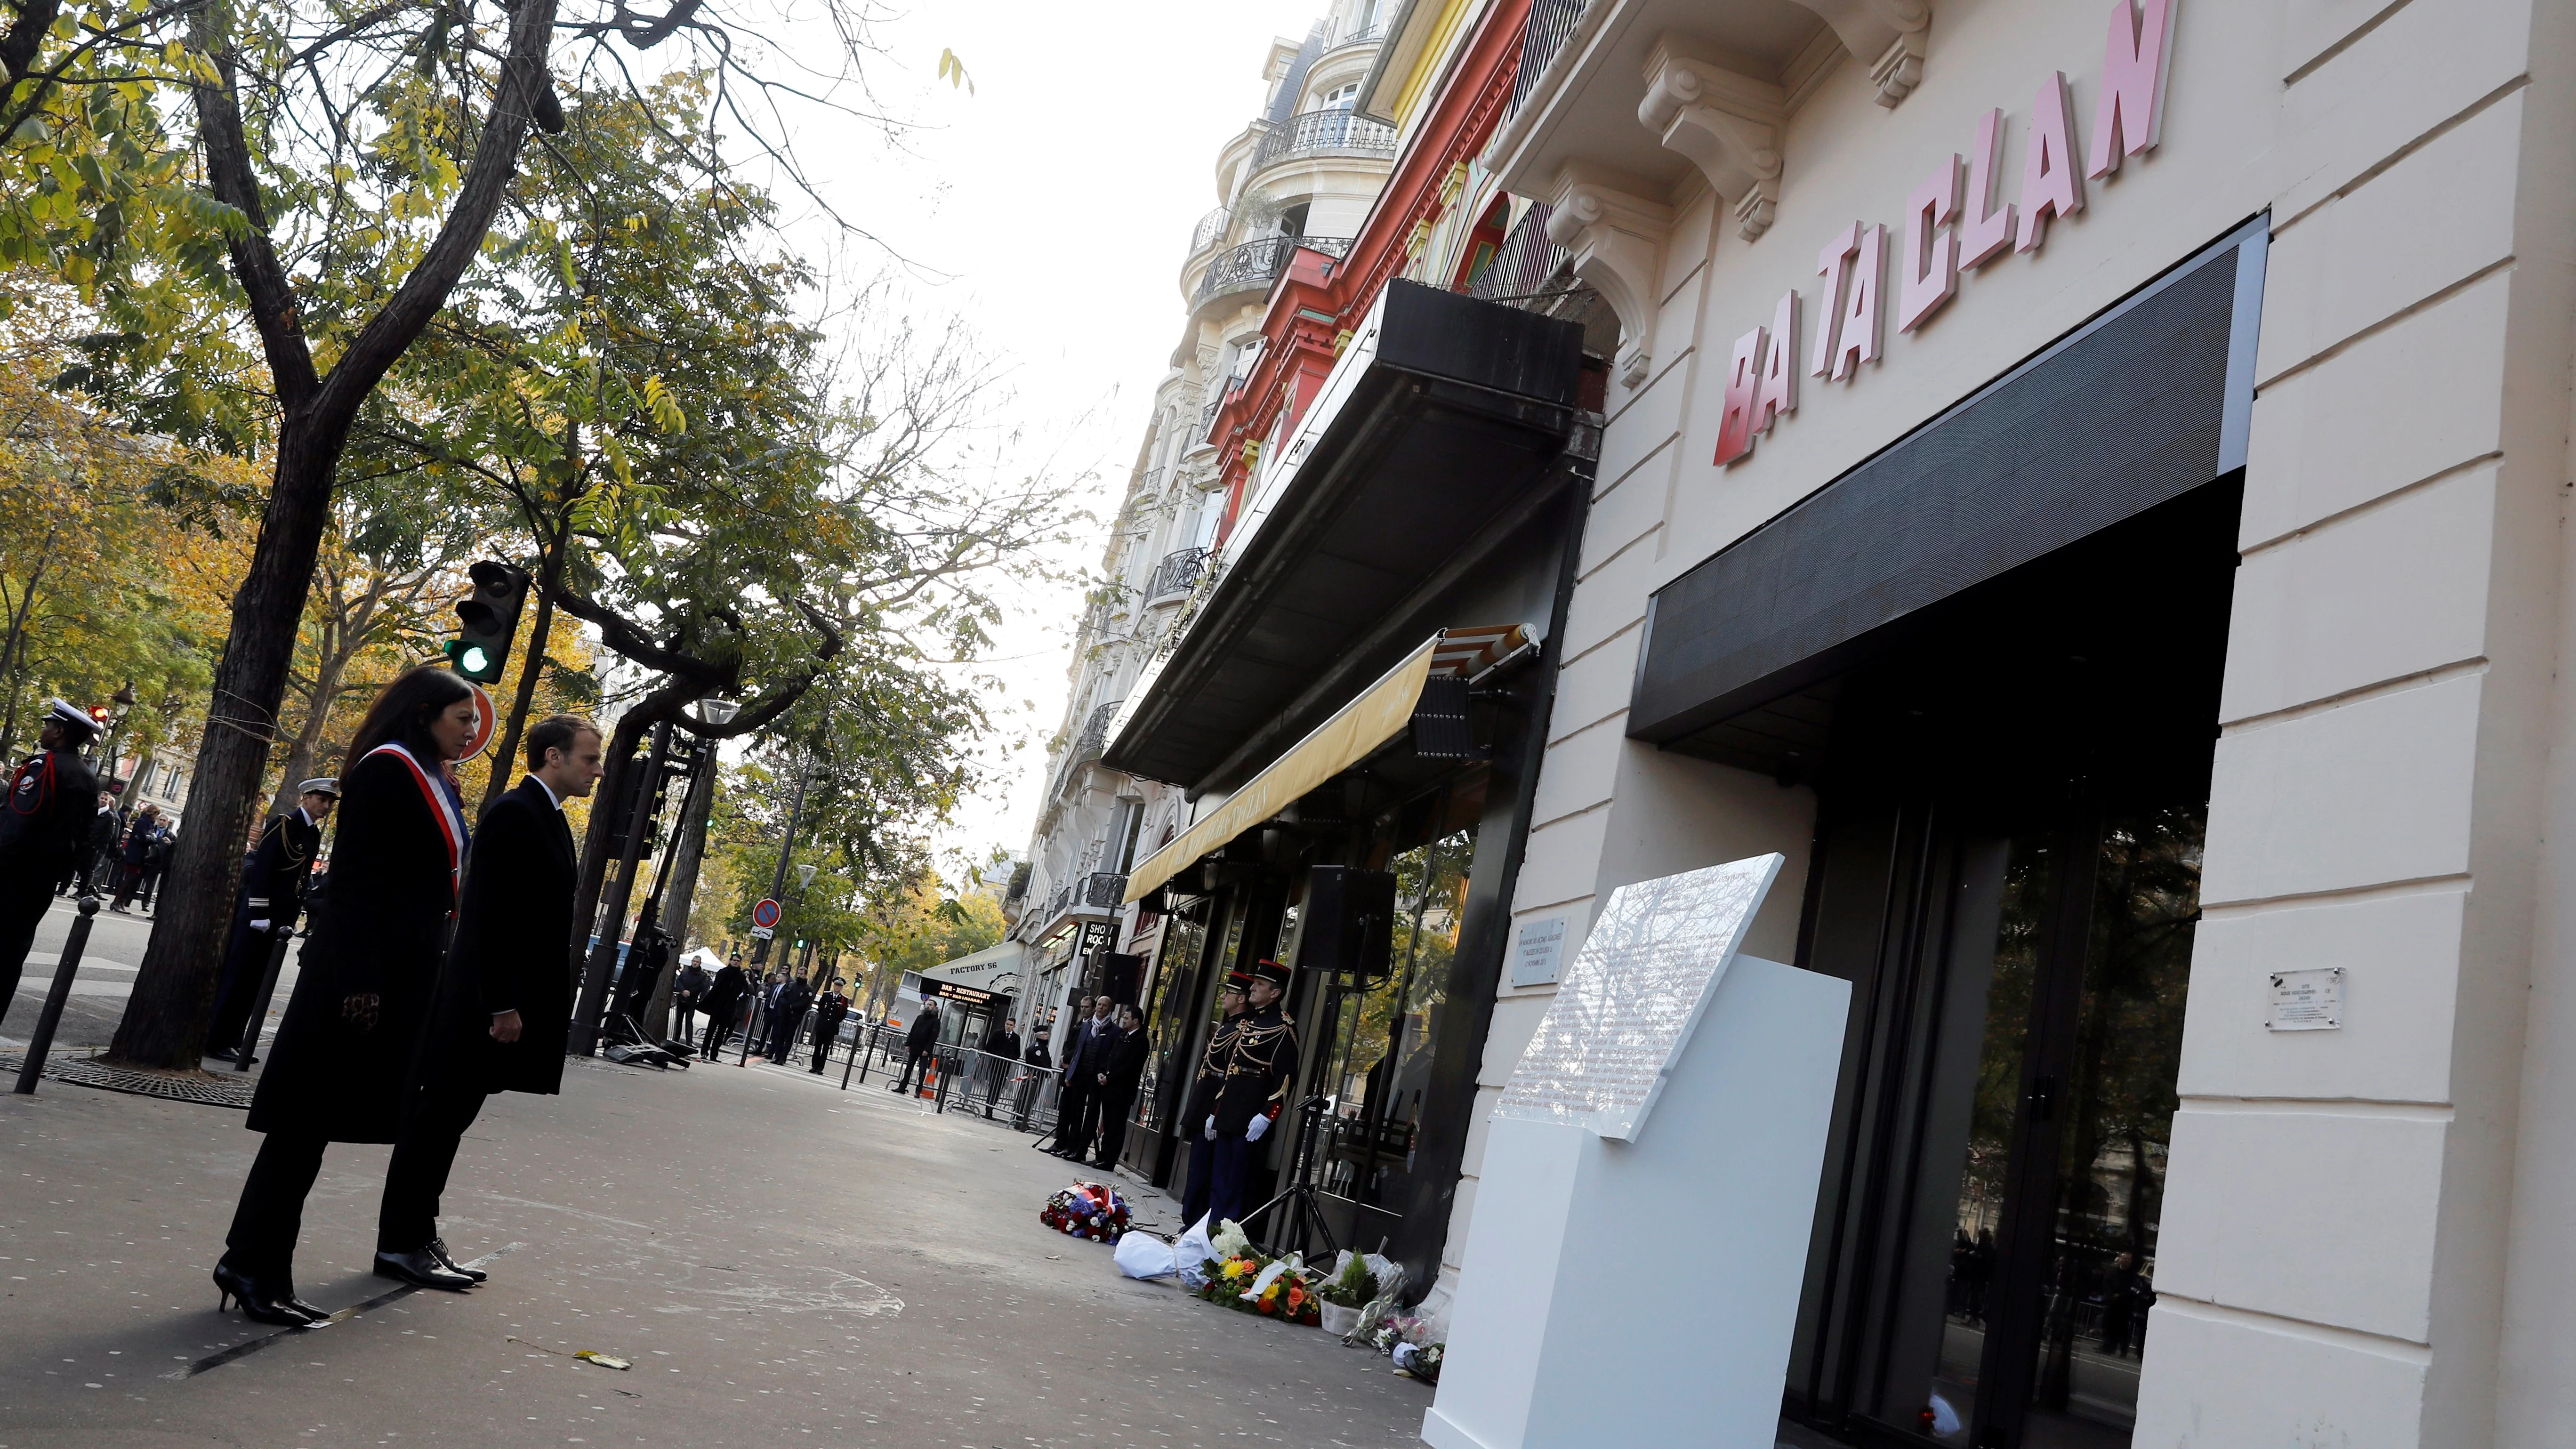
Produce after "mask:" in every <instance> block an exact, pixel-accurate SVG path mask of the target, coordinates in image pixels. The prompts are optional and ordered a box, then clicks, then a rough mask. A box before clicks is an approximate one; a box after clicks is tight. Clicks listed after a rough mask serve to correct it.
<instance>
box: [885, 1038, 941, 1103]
mask: <svg viewBox="0 0 2576 1449" xmlns="http://www.w3.org/2000/svg"><path fill="white" fill-rule="evenodd" d="M937 1056H938V1048H936V1047H914V1048H912V1049H911V1050H910V1051H908V1052H907V1053H905V1055H904V1059H903V1078H902V1080H900V1081H898V1082H896V1083H895V1084H894V1089H895V1090H896V1091H898V1092H908V1091H911V1090H912V1083H913V1074H914V1073H915V1072H918V1073H920V1074H921V1078H920V1079H921V1082H922V1084H923V1085H924V1086H927V1085H929V1083H930V1064H931V1063H932V1061H934V1060H935V1059H936V1058H937Z"/></svg>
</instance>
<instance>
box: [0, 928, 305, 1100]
mask: <svg viewBox="0 0 2576 1449" xmlns="http://www.w3.org/2000/svg"><path fill="white" fill-rule="evenodd" d="M105 900H106V898H104V897H102V898H101V904H100V906H99V910H98V915H97V917H96V918H95V922H94V924H92V925H91V927H90V935H89V946H88V948H87V949H85V950H83V951H82V952H81V964H80V972H79V974H78V975H76V976H74V977H73V978H72V994H71V997H70V999H69V1000H67V1001H65V1002H64V1003H63V1020H62V1024H61V1025H60V1026H59V1027H57V1028H55V1031H54V1050H56V1051H58V1052H64V1051H74V1052H86V1051H88V1050H89V1049H91V1048H94V1047H95V1048H99V1049H102V1050H104V1049H105V1048H106V1046H107V1044H108V1043H109V1042H110V1041H111V1040H113V1039H114V1038H115V1036H116V1024H117V1022H119V1021H121V1020H123V1019H124V1017H125V1003H126V999H127V998H128V997H131V996H132V995H133V994H134V978H135V976H136V975H137V974H138V973H139V972H140V971H141V970H142V967H143V948H144V947H146V946H148V945H150V944H151V943H152V917H151V916H150V915H149V914H147V913H145V912H144V911H143V910H142V908H141V907H139V906H138V907H136V908H135V909H134V911H133V912H132V913H131V914H128V915H122V916H120V915H118V914H116V913H115V912H114V911H111V910H109V909H108V908H107V906H106V904H105ZM75 904H76V903H75V902H74V901H73V900H72V899H71V898H70V897H65V896H58V897H56V898H55V899H54V902H53V904H52V905H51V906H49V907H47V908H46V910H45V918H44V920H42V921H40V922H38V923H37V926H36V944H35V947H34V949H32V950H30V951H29V952H28V953H27V969H26V974H25V975H23V976H21V977H19V979H18V991H17V995H16V996H14V997H12V998H11V999H10V1000H9V1001H8V1002H7V1003H6V1005H7V1008H8V1009H7V1010H6V1011H5V1012H0V1051H16V1050H18V1049H19V1048H20V1047H22V1046H24V1045H26V1041H27V1034H28V1033H29V1032H32V1031H34V1030H35V1029H36V1016H37V1014H38V1013H39V1012H40V1011H42V1010H43V1008H44V1005H45V992H46V990H47V988H49V987H51V986H52V985H53V982H54V966H55V963H57V962H59V961H60V960H62V952H63V938H64V937H65V936H68V935H69V934H70V933H71V928H72V922H73V921H74V920H76V919H78V912H77V911H76V910H75V909H74V906H75ZM302 946H303V942H302V941H301V940H298V941H297V942H296V944H295V945H294V946H291V947H289V948H287V952H286V968H285V970H284V971H282V972H281V973H280V974H279V976H278V979H277V999H276V1000H275V1001H274V1002H272V1003H271V1004H270V1007H269V1013H268V1023H267V1025H266V1026H264V1027H263V1028H261V1029H262V1030H263V1031H265V1032H274V1031H276V1030H277V1022H278V1018H280V1017H282V1016H284V1015H285V1014H286V999H287V997H289V996H290V995H292V994H293V993H294V990H295V972H296V965H297V959H298V958H297V954H296V953H297V952H298V951H299V950H300V949H301V948H302ZM221 1065H222V1064H221V1063H217V1066H218V1067H220V1066H221Z"/></svg>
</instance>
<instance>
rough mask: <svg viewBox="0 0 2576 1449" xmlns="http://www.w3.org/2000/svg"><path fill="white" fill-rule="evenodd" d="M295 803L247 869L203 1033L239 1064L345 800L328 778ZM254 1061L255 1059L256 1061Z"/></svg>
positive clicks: (215, 1049) (300, 789)
mask: <svg viewBox="0 0 2576 1449" xmlns="http://www.w3.org/2000/svg"><path fill="white" fill-rule="evenodd" d="M295 793H296V797H297V798H296V806H295V808H294V809H293V810H291V811H289V812H287V813H286V814H284V815H274V816H271V817H269V822H268V826H267V828H266V829H264V830H262V831H260V833H259V844H258V845H256V846H254V847H252V849H251V853H250V862H249V863H248V864H247V865H245V866H243V867H242V879H241V890H240V892H239V893H237V894H236V895H235V896H234V898H233V930H232V937H231V939H230V940H229V941H228V942H226V944H225V946H224V975H223V981H222V984H221V985H219V986H217V987H216V988H215V1018H214V1024H213V1025H212V1026H210V1027H208V1028H207V1029H206V1055H208V1056H210V1057H215V1058H219V1059H221V1060H223V1061H228V1062H230V1061H239V1060H240V1059H241V1055H242V1053H244V1052H246V1051H250V1050H252V1049H253V1047H252V1045H251V1043H250V1042H246V1041H244V1040H242V1034H243V1033H244V1031H246V1030H247V1029H248V1028H249V1025H250V1014H251V1010H252V1008H253V1007H255V1006H256V1005H257V1004H258V1003H257V1002H255V1001H253V1000H252V999H251V998H252V997H254V996H256V995H258V994H259V988H260V984H261V983H262V982H264V981H266V980H267V979H268V959H269V956H270V954H271V952H272V949H273V948H274V946H275V944H276V942H277V941H278V939H279V938H280V937H282V936H284V935H286V934H288V933H290V932H292V931H293V930H294V929H295V922H296V919H297V917H299V916H301V915H302V914H303V911H304V885H305V882H306V881H307V880H308V879H310V878H311V874H312V870H313V857H314V855H315V854H316V853H318V852H319V851H320V850H321V848H322V822H323V821H325V820H328V819H330V818H331V807H332V806H334V805H337V804H339V803H340V782H339V781H337V780H334V779H332V778H330V777H329V776H327V775H326V776H323V777H321V778H319V779H313V780H307V781H305V782H304V783H303V784H302V785H299V786H297V787H296V791H295ZM254 1060H256V1058H254Z"/></svg>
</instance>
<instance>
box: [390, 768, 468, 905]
mask: <svg viewBox="0 0 2576 1449" xmlns="http://www.w3.org/2000/svg"><path fill="white" fill-rule="evenodd" d="M378 755H391V756H393V757H394V758H395V759H398V760H400V761H402V762H403V765H404V767H405V768H406V769H409V770H410V771H411V778H412V783H413V784H415V785H418V786H419V787H420V793H421V798H423V799H425V800H427V801H428V802H429V814H430V818H431V819H433V820H436V821H437V822H438V834H439V838H440V839H442V840H444V841H445V842H446V844H447V888H448V891H449V893H450V894H453V893H454V892H455V891H456V890H457V888H458V885H459V875H460V872H461V870H462V867H463V866H464V863H465V817H464V816H462V815H460V814H458V813H457V809H456V802H455V801H454V800H452V799H450V798H448V794H447V791H446V790H444V789H442V788H440V786H439V783H438V782H437V781H436V780H433V779H431V778H430V777H429V771H427V770H424V769H422V768H421V764H420V761H419V760H417V759H415V758H413V757H412V752H411V751H409V750H407V749H404V748H403V747H402V746H401V745H399V744H396V743H394V742H393V741H391V740H388V741H386V742H385V743H383V744H381V745H378V746H376V747H375V748H374V749H372V750H369V751H367V755H366V757H367V758H368V759H370V760H372V759H374V758H375V757H376V756H378Z"/></svg>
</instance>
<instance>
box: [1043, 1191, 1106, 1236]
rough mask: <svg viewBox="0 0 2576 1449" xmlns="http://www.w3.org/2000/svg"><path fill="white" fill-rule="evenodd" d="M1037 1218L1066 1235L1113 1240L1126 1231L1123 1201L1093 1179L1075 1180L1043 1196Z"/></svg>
mask: <svg viewBox="0 0 2576 1449" xmlns="http://www.w3.org/2000/svg"><path fill="white" fill-rule="evenodd" d="M1038 1221H1039V1222H1042V1223H1044V1224H1046V1225H1047V1226H1048V1227H1051V1228H1053V1229H1055V1230H1056V1231H1057V1232H1059V1233H1063V1234H1065V1235H1066V1236H1068V1237H1075V1238H1082V1239H1085V1240H1087V1241H1090V1242H1094V1243H1114V1242H1116V1241H1118V1237H1119V1235H1120V1234H1121V1233H1124V1232H1126V1231H1127V1200H1126V1199H1125V1198H1123V1197H1120V1196H1119V1195H1118V1194H1117V1193H1116V1192H1115V1191H1113V1190H1111V1189H1110V1188H1108V1187H1107V1186H1105V1185H1103V1184H1101V1183H1097V1182H1077V1183H1075V1184H1074V1185H1073V1186H1071V1187H1068V1188H1066V1189H1064V1190H1063V1191H1062V1192H1059V1193H1057V1194H1056V1195H1055V1196H1053V1197H1051V1198H1048V1199H1047V1205H1046V1206H1045V1207H1043V1208H1040V1209H1039V1210H1038Z"/></svg>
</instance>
